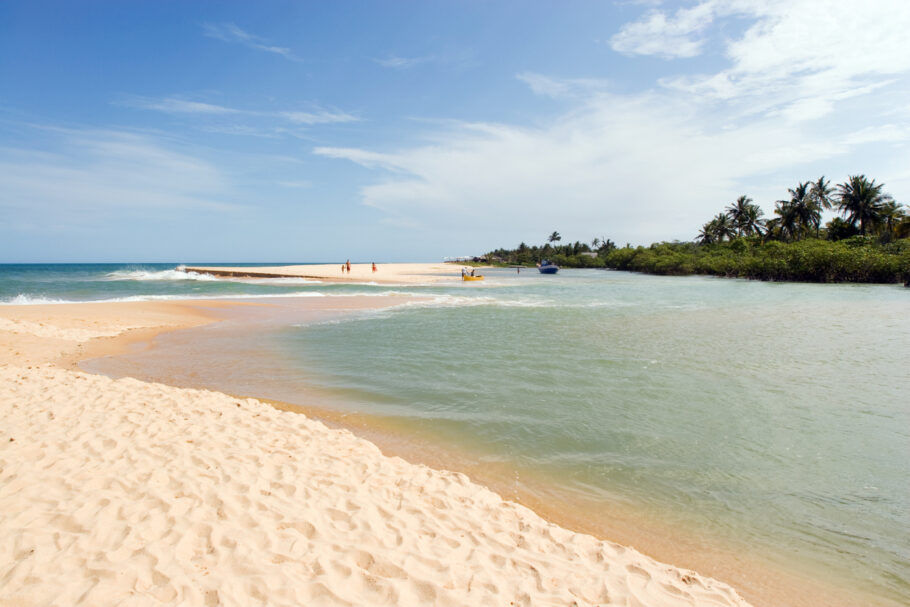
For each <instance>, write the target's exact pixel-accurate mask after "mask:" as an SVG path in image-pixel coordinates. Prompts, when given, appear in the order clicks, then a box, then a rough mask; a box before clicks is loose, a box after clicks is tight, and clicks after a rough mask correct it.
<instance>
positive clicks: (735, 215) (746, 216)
mask: <svg viewBox="0 0 910 607" xmlns="http://www.w3.org/2000/svg"><path fill="white" fill-rule="evenodd" d="M764 214H765V212H764V211H762V210H761V207H759V206H758V205H757V204H754V203H753V202H752V199H751V198H749V197H748V196H745V195H744V196H740V197H739V198H737V199H736V202H735V203H733V204H731V205H730V206H728V207H727V217H729V218H730V220H731V221H732V222H733V225H734V227H736V229H737V231H739V233H740V234H742V235H744V236H751V235H752V234H758V235H761V233H762V227H763V226H764V223H765V222H764V220H763V219H761V217H762V215H764Z"/></svg>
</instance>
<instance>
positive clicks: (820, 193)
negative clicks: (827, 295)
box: [697, 175, 910, 244]
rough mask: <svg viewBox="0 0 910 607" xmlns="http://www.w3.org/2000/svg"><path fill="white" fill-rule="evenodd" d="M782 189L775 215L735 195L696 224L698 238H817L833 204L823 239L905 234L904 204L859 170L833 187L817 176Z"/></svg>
mask: <svg viewBox="0 0 910 607" xmlns="http://www.w3.org/2000/svg"><path fill="white" fill-rule="evenodd" d="M787 192H788V193H789V195H790V196H789V198H788V199H784V200H778V201H777V202H775V203H774V215H776V217H774V218H771V219H767V220H766V219H764V217H763V216H764V211H762V209H761V207H759V206H758V205H756V204H755V203H754V202H753V201H752V199H751V198H749V197H748V196H745V195H743V196H740V197H739V198H738V199H737V200H736V202H734V203H733V204H731V205H730V206H728V207H727V208H726V209H725V210H724V212H723V213H718V214H717V215H716V216H715V217H714V218H713V219H712V220H711V221H709V222H708V223H706V224H705V225H704V226H702V228H701V231H700V232H699V233H698V236H697V240H698V242H699V243H701V244H713V243H716V242H723V241H724V240H732V239H734V238H738V237H743V236H745V237H750V236H760V237H762V238H763V240H765V241H767V240H780V241H783V242H793V241H796V240H801V239H804V238H807V237H811V236H814V237H815V238H821V237H822V228H821V218H822V212H823V211H826V210H831V209H836V210H837V211H838V212H839V213H840V215H841V217H835V218H833V219H831V220H830V221H829V222H828V223H827V224H825V229H824V237H825V238H827V239H828V240H834V241H836V240H843V239H845V238H850V237H851V236H856V235H860V236H866V235H869V234H872V235H875V236H877V237H878V238H879V240H880V242H883V243H885V242H891V241H892V240H894V239H898V238H907V237H908V236H910V216H908V214H907V211H906V209H905V207H904V205H902V204H900V203H898V202H895V201H894V198H893V197H892V196H891V195H890V194H887V193H885V192H884V184H876V183H875V180H874V179H872V180H870V179H868V178H867V177H866V176H865V175H851V176H850V177H849V178H848V179H847V180H846V181H845V182H844V183H840V184H837V186H836V187H834V188H832V187H831V182H830V181H829V180H826V179H825V177H824V176H822V177H819V178H818V179H817V180H816V181H806V182H800V183H799V184H797V186H796V187H795V188H788V189H787Z"/></svg>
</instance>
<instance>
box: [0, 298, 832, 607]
mask: <svg viewBox="0 0 910 607" xmlns="http://www.w3.org/2000/svg"><path fill="white" fill-rule="evenodd" d="M369 303H370V304H371V305H375V303H377V302H375V301H373V302H369ZM76 305H77V306H78V305H79V304H76ZM89 305H93V306H94V305H97V304H89ZM102 305H118V304H102ZM138 305H139V306H142V305H143V304H138ZM156 305H158V304H157V302H156ZM160 305H163V306H164V307H177V308H182V312H183V313H185V314H187V317H185V318H184V322H183V324H179V323H178V324H176V325H175V324H170V325H160V326H157V327H136V328H131V329H128V330H127V331H126V332H124V333H120V334H119V335H117V336H112V337H106V338H101V339H95V340H90V341H89V342H87V343H86V344H85V347H80V348H78V349H77V351H76V352H73V353H72V354H71V356H70V358H69V359H66V358H60V359H59V360H58V361H57V363H56V366H61V367H63V368H68V369H70V370H72V369H74V368H78V367H75V365H76V364H77V363H78V361H79V360H87V359H89V358H92V357H94V356H95V355H97V356H104V355H108V356H110V355H115V354H116V353H119V352H123V351H125V349H126V348H129V347H131V345H133V346H135V345H136V344H143V343H145V344H148V343H149V342H150V341H151V340H153V339H154V337H155V336H157V335H160V334H163V333H166V332H171V331H176V330H180V329H185V328H189V327H199V326H202V325H204V324H209V323H213V322H217V321H218V320H221V319H222V317H223V315H222V314H219V313H217V309H218V308H228V307H240V306H244V305H254V306H255V305H268V304H257V303H252V302H225V301H221V300H219V301H215V302H212V301H205V300H198V301H195V300H194V301H192V302H187V301H181V302H179V303H176V304H174V303H170V302H168V303H165V304H160ZM68 307H70V306H69V305H66V306H59V305H55V306H53V308H55V310H59V311H63V310H61V308H68ZM3 316H4V315H3V314H2V313H0V317H3ZM63 361H66V362H63ZM3 362H4V361H3V360H2V358H0V364H2V363H3ZM180 389H183V388H180ZM227 395H228V396H230V394H229V393H227ZM232 398H238V399H240V400H243V399H244V398H246V397H232ZM257 400H258V401H259V402H266V403H268V404H269V405H270V406H272V407H274V408H276V409H278V410H289V411H293V412H295V413H301V414H303V415H304V416H305V417H306V418H307V419H317V420H320V421H327V422H329V423H330V424H331V425H336V424H337V425H339V426H341V427H343V428H345V429H348V430H353V431H354V432H355V433H356V434H357V435H358V436H363V435H366V436H367V437H368V440H369V441H370V442H371V443H375V444H378V445H379V446H380V448H381V449H382V451H383V453H387V454H388V456H392V457H394V456H399V455H400V456H403V457H405V458H406V459H407V460H408V461H416V462H417V463H419V464H425V463H427V462H426V461H421V460H422V459H426V458H419V457H417V458H415V455H416V454H417V453H418V451H419V449H418V448H415V447H413V446H411V447H408V441H407V438H405V439H404V440H403V441H402V443H403V446H402V445H399V446H398V447H396V446H395V445H394V443H395V440H394V439H391V440H389V439H388V437H389V436H393V433H390V432H387V431H386V432H385V433H383V431H382V430H379V431H378V432H377V428H376V421H377V420H376V419H372V420H370V419H367V418H369V417H370V416H351V415H350V414H344V413H339V412H334V415H333V414H332V413H333V412H332V411H331V410H325V409H321V408H319V407H318V406H317V407H307V406H300V405H294V404H289V403H281V402H279V401H269V400H267V399H261V398H259V399H257ZM333 417H334V419H332V418H333ZM353 417H357V420H356V422H355V423H351V422H352V421H354V420H352V418H353ZM383 434H384V435H385V436H386V439H385V440H384V439H382V438H379V439H377V437H378V436H380V435H383ZM410 442H411V443H412V444H413V442H414V441H413V440H412V441H410ZM435 460H436V461H434V462H430V465H431V466H432V467H434V468H437V469H438V468H444V469H456V470H459V469H461V470H463V469H464V468H463V466H462V465H460V464H459V463H458V461H457V458H453V457H451V454H448V455H446V456H445V457H438V456H437V457H436V458H435ZM446 462H452V463H453V464H454V465H449V464H447V463H446ZM434 464H442V465H441V466H439V465H434ZM482 468H483V466H475V470H472V471H470V472H469V473H470V474H471V478H478V477H479V479H480V480H479V481H478V482H480V483H481V484H482V485H483V486H489V487H491V488H492V489H493V490H494V491H496V492H497V493H498V494H499V495H502V496H508V495H510V492H509V491H508V489H509V487H508V481H506V480H504V479H503V482H502V483H499V484H498V483H496V482H495V480H493V481H491V480H490V479H491V477H490V475H480V474H478V472H479V471H480V470H481V469H482ZM530 495H531V493H530V492H525V494H524V495H522V494H521V493H516V494H515V497H512V498H509V499H515V498H518V500H519V503H521V504H524V505H526V506H530V507H531V508H532V510H533V511H534V512H536V513H539V514H540V515H541V516H544V517H545V518H546V519H547V520H549V521H556V522H557V523H558V524H560V525H562V526H564V527H568V528H571V529H575V530H577V531H579V532H582V533H591V534H592V535H597V536H600V537H603V535H604V534H603V527H598V525H596V524H591V523H590V522H588V521H586V520H585V519H584V515H583V514H582V515H581V516H579V515H576V516H571V513H572V508H571V506H572V505H571V504H570V503H568V502H566V503H563V504H557V505H553V504H552V503H547V500H546V499H538V500H536V503H535V500H534V499H533V498H531V497H530ZM621 526H622V523H619V524H618V525H616V524H614V529H615V528H617V527H621ZM634 534H635V532H632V535H634ZM617 535H619V536H620V537H617ZM610 537H611V538H613V539H619V540H620V542H621V543H630V544H633V545H636V546H641V542H628V541H627V540H625V539H623V538H622V534H614V533H611V534H610ZM630 539H634V538H630ZM665 544H666V542H665ZM644 548H645V550H647V551H648V552H652V551H651V550H650V549H648V547H647V546H645V547H644ZM666 548H667V546H666V545H665V546H664V549H662V550H660V551H658V552H660V553H662V554H666V552H667V551H666ZM676 552H677V553H678V554H679V555H680V558H679V559H672V560H671V562H676V563H680V562H685V561H686V560H689V559H687V558H684V557H685V553H686V548H685V547H677V549H676ZM726 556H729V555H726ZM720 562H723V555H722V556H721V561H720ZM674 569H675V568H674ZM734 569H735V567H734ZM725 579H730V578H729V576H725ZM804 581H806V580H804ZM764 583H766V584H767V583H768V580H764ZM759 585H760V584H759ZM808 586H811V584H809V585H808ZM737 588H738V589H740V590H741V591H744V586H743V585H741V584H740V585H738V586H737ZM749 590H752V591H750V592H748V593H747V594H748V595H752V596H753V598H761V597H762V594H765V593H763V592H758V594H756V592H755V591H756V589H749ZM764 590H765V591H767V588H764ZM804 590H805V594H807V595H812V596H813V597H814V598H815V601H810V602H805V601H798V602H795V603H792V604H820V601H819V600H818V592H823V591H824V589H822V588H811V587H806V588H804ZM764 598H766V599H767V598H768V597H767V595H765V597H764ZM790 598H793V597H790ZM805 598H806V599H809V598H810V597H808V596H807V597H805ZM755 604H757V605H758V604H765V603H755ZM766 604H772V603H770V602H769V603H766ZM832 604H833V603H832Z"/></svg>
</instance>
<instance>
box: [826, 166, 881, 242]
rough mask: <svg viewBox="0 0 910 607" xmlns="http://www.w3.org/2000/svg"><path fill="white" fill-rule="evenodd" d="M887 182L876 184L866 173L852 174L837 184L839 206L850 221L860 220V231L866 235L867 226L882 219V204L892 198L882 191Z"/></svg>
mask: <svg viewBox="0 0 910 607" xmlns="http://www.w3.org/2000/svg"><path fill="white" fill-rule="evenodd" d="M883 187H885V184H883V183H880V184H878V185H876V183H875V180H874V179H873V180H872V181H869V180H868V179H866V176H865V175H851V176H850V177H849V179H847V181H845V182H844V183H840V184H838V185H837V207H838V209H839V210H840V212H841V214H842V215H843V216H844V217H845V218H846V220H847V221H848V222H850V223H851V224H853V225H856V222H859V233H860V234H861V235H863V236H865V235H866V226H867V225H875V224H876V223H878V222H879V221H880V220H881V212H882V205H883V204H884V203H885V202H887V201H888V200H890V199H891V197H890V196H888V195H887V194H884V193H882V188H883Z"/></svg>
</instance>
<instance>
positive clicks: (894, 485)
mask: <svg viewBox="0 0 910 607" xmlns="http://www.w3.org/2000/svg"><path fill="white" fill-rule="evenodd" d="M116 271H122V268H121V270H110V272H116ZM129 271H135V270H129ZM151 271H152V272H166V271H167V269H166V268H165V269H154V268H153V269H152V270H151ZM110 272H109V273H110ZM487 274H488V280H487V281H486V283H485V284H483V285H472V286H470V287H467V286H465V285H457V286H450V287H440V286H427V287H397V288H394V289H390V288H389V287H380V286H372V287H370V286H359V287H355V286H352V285H324V284H319V283H316V284H295V285H280V286H278V285H258V284H253V285H250V284H247V282H243V281H209V280H207V279H204V278H203V279H200V280H196V281H194V282H196V283H203V282H204V283H206V285H207V286H206V287H204V288H203V290H205V291H206V293H208V294H209V295H210V294H212V293H215V294H216V295H224V296H229V295H232V294H234V295H236V294H249V295H257V294H262V293H263V291H262V290H263V289H271V290H270V291H268V293H266V294H268V295H288V294H291V293H297V294H304V295H308V296H319V295H344V294H355V293H361V294H372V295H384V294H389V293H391V292H395V293H405V294H408V293H410V294H415V295H420V296H422V299H421V300H420V301H412V302H410V303H408V304H403V305H397V306H396V307H395V308H393V309H391V310H381V311H359V312H353V313H348V314H346V315H344V316H339V315H337V314H335V315H325V314H320V315H315V316H314V315H309V316H306V317H301V316H299V315H295V314H294V313H293V311H292V308H293V306H291V305H290V304H288V305H287V306H284V307H282V306H277V307H276V308H275V311H274V312H273V313H271V314H269V315H267V318H259V319H258V320H256V321H255V322H251V321H250V319H246V320H245V321H244V322H241V321H240V320H238V321H236V322H235V323H233V324H230V323H228V324H226V325H215V326H210V327H206V328H204V329H202V330H198V331H197V332H196V333H193V334H192V335H193V337H181V336H180V334H174V335H173V336H172V337H170V338H168V339H169V340H170V341H168V340H162V344H166V345H168V347H169V348H171V349H172V351H183V352H184V354H186V353H187V352H193V353H194V355H193V358H194V360H195V365H189V366H186V365H184V366H183V367H182V368H181V370H179V371H178V370H177V369H176V368H172V369H170V370H168V369H165V368H159V371H160V373H161V374H162V376H168V375H169V374H170V376H171V377H172V378H174V376H175V374H179V373H183V376H182V377H176V381H177V383H182V384H184V385H207V384H210V385H213V387H221V388H222V389H225V390H229V391H230V390H233V391H235V392H236V391H240V392H243V393H246V394H256V395H261V396H266V397H272V398H277V399H281V400H286V401H290V402H303V403H306V402H308V401H309V400H311V399H312V398H313V396H314V394H315V395H321V396H324V395H331V396H332V398H331V399H329V400H327V401H324V402H328V403H330V406H335V407H339V408H342V409H345V410H348V411H358V412H363V413H367V414H370V415H375V416H382V417H386V418H389V419H392V420H396V422H398V423H400V424H401V425H402V426H406V427H407V428H408V432H412V433H414V434H416V435H423V436H425V437H432V440H431V441H429V442H431V443H432V442H433V441H443V442H445V443H447V445H448V446H449V447H451V448H455V449H460V450H464V451H466V452H469V453H471V454H472V455H473V457H474V458H475V459H476V460H477V461H480V462H488V463H489V464H490V465H491V466H492V465H496V466H500V467H505V468H507V469H508V468H513V469H514V470H516V474H517V473H518V472H519V471H521V472H522V473H525V472H526V471H533V472H534V474H535V475H537V478H538V479H542V480H543V482H544V483H547V484H549V485H550V486H551V487H553V488H555V489H556V490H557V491H558V492H562V494H563V495H578V496H583V497H584V499H585V500H587V501H588V502H589V503H590V502H592V501H593V502H595V503H596V502H598V501H602V502H603V503H605V504H607V503H622V504H626V505H628V506H630V507H632V508H634V509H638V510H640V511H642V512H646V513H648V514H647V516H649V517H654V518H655V519H657V520H660V521H662V523H663V524H665V525H666V526H667V527H670V528H672V527H675V528H679V529H684V530H687V531H688V532H690V533H691V534H692V535H697V536H704V537H708V538H716V539H717V541H718V542H722V543H724V544H725V545H729V546H731V547H732V548H733V549H736V548H737V547H740V548H741V549H742V550H744V551H749V552H755V553H760V554H762V555H765V556H766V557H767V558H769V559H771V560H777V561H780V562H781V563H783V564H785V565H787V566H793V565H795V566H797V567H799V568H802V570H803V571H804V572H805V573H806V574H807V575H811V576H818V577H821V578H826V579H828V580H838V581H839V582H840V583H843V584H844V585H846V586H854V587H858V588H860V590H861V592H862V593H863V596H864V597H865V598H866V599H868V600H867V601H864V602H868V603H870V604H871V603H880V604H889V603H890V604H908V603H910V581H908V580H910V518H908V517H910V404H908V403H910V399H908V398H907V397H906V395H907V394H910V371H908V369H910V367H908V362H910V314H908V312H910V290H908V289H904V288H902V287H895V286H877V285H810V284H793V283H789V284H780V283H761V282H749V281H740V280H724V279H713V278H704V277H686V278H666V277H654V276H645V275H635V274H628V273H620V272H603V271H584V270H578V271H562V272H560V273H559V274H558V275H556V276H552V277H542V276H540V275H538V274H536V273H527V274H522V275H521V276H516V275H514V274H512V273H511V272H506V271H491V272H487ZM128 280H134V282H137V283H139V284H140V286H141V289H137V290H141V291H142V292H141V293H133V294H132V295H140V296H143V297H149V296H161V295H165V296H168V297H175V296H178V297H183V296H194V295H195V296H197V297H198V296H199V295H196V291H191V288H193V287H191V286H188V285H189V283H190V281H186V280H183V282H182V284H169V283H168V281H169V280H170V279H167V278H162V277H158V278H155V279H148V280H141V279H128ZM115 282H123V281H122V280H121V279H120V278H118V279H116V280H115ZM152 282H155V284H151V283H152ZM171 282H176V281H171ZM209 283H211V285H209ZM0 285H2V280H0ZM193 286H196V285H193ZM17 288H18V287H17ZM118 289H121V291H122V293H125V295H124V294H121V291H118V294H117V295H116V296H117V297H130V296H131V294H130V289H129V286H123V285H122V284H121V285H120V286H118ZM166 289H169V290H168V291H167V292H164V291H165V290H166ZM219 289H220V290H219ZM61 291H62V289H61ZM9 292H10V291H9V290H7V291H3V290H0V299H2V295H3V294H4V293H9ZM23 292H25V291H19V292H18V293H17V295H21V293H23ZM41 293H42V292H39V291H35V292H34V294H37V295H40V294H41ZM209 295H206V296H209ZM44 296H45V297H48V296H49V295H44ZM66 297H72V295H71V294H70V295H67V296H66ZM95 298H97V299H100V298H102V297H95ZM282 310H284V311H282ZM187 335H189V334H187ZM200 335H201V336H203V337H207V339H203V340H199V339H198V337H199V336H200ZM181 340H182V342H181ZM206 343H208V346H206V345H205V344H206ZM181 348H182V350H181ZM143 356H145V357H148V356H150V354H148V353H146V354H143V355H140V354H134V355H133V359H132V360H133V364H134V365H135V367H134V370H135V369H139V368H140V367H145V368H146V372H149V369H150V368H152V367H153V366H154V364H152V361H151V359H149V358H143ZM129 358H130V357H129V356H128V357H125V360H129ZM165 358H166V357H165ZM216 358H217V361H216ZM160 360H164V358H162V359H160ZM171 360H173V359H171ZM183 360H186V357H184V358H183ZM124 364H127V363H124ZM206 374H208V375H206Z"/></svg>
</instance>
